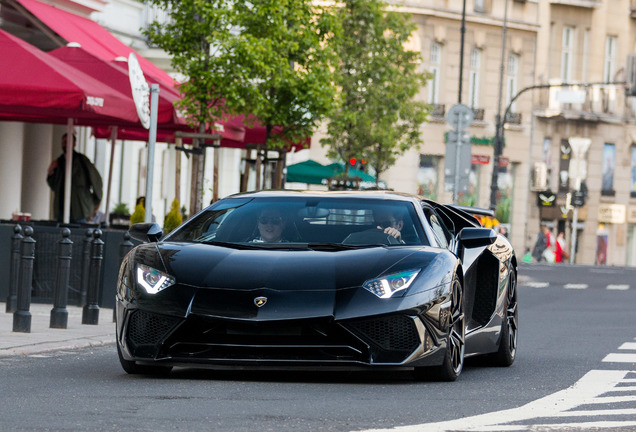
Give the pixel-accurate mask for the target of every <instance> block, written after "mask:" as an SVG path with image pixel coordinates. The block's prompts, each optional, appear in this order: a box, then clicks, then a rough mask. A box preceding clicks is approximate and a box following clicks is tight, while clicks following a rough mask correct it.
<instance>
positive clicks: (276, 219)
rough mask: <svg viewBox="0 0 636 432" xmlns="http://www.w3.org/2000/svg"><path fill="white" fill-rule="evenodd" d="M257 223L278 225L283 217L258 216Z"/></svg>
mask: <svg viewBox="0 0 636 432" xmlns="http://www.w3.org/2000/svg"><path fill="white" fill-rule="evenodd" d="M258 223H259V224H261V225H280V224H282V223H283V218H281V217H280V216H273V217H268V216H261V217H259V218H258Z"/></svg>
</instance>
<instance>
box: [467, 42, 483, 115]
mask: <svg viewBox="0 0 636 432" xmlns="http://www.w3.org/2000/svg"><path fill="white" fill-rule="evenodd" d="M480 70H481V50H480V49H478V48H473V50H472V51H471V53H470V75H469V81H468V105H469V106H470V107H471V108H479V82H480V79H479V75H480V74H479V72H480Z"/></svg>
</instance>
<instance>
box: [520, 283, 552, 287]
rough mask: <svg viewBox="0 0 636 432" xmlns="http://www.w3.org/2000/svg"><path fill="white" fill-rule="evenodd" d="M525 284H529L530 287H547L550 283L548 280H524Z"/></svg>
mask: <svg viewBox="0 0 636 432" xmlns="http://www.w3.org/2000/svg"><path fill="white" fill-rule="evenodd" d="M525 285H526V286H529V287H530V288H547V287H548V286H550V283H548V282H526V283H525Z"/></svg>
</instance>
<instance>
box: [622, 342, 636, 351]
mask: <svg viewBox="0 0 636 432" xmlns="http://www.w3.org/2000/svg"><path fill="white" fill-rule="evenodd" d="M618 349H622V350H636V342H625V343H624V344H623V345H621V346H619V347H618Z"/></svg>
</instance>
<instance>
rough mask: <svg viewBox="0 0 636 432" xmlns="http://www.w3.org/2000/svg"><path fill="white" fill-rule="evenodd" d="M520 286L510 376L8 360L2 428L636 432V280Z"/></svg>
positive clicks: (110, 353) (549, 276)
mask: <svg viewBox="0 0 636 432" xmlns="http://www.w3.org/2000/svg"><path fill="white" fill-rule="evenodd" d="M519 279H520V288H519V304H520V323H521V324H520V336H519V352H518V357H517V361H516V362H515V364H514V365H513V366H512V367H510V368H490V367H484V366H482V365H480V364H479V362H476V361H469V362H468V364H467V365H466V367H465V369H464V372H463V373H462V375H461V377H460V378H459V380H458V381H456V382H455V383H437V382H415V381H413V380H412V379H411V376H410V374H409V373H408V372H393V373H366V372H365V373H361V372H289V371H288V372H264V371H209V370H203V371H202V370H188V369H176V370H175V371H173V373H172V374H170V375H169V376H168V377H166V378H150V377H140V376H130V375H126V374H125V373H124V372H123V371H122V370H121V368H120V366H119V363H118V361H117V354H116V351H115V348H114V347H113V346H106V347H99V348H92V349H84V350H77V351H64V352H56V353H50V354H46V355H36V356H25V357H14V358H7V359H2V360H0V383H2V385H1V388H2V392H1V393H0V419H1V420H0V430H1V431H5V430H6V431H66V430H68V431H71V430H72V431H120V430H129V429H134V430H136V431H172V430H189V431H195V430H197V431H198V430H206V431H212V430H214V431H217V430H218V431H300V430H307V431H361V430H371V429H388V428H397V429H396V430H402V431H419V430H422V431H428V430H488V431H491V430H504V429H505V430H529V429H530V428H534V429H536V428H537V427H539V426H541V427H542V428H543V429H540V430H564V429H566V427H567V426H569V425H575V427H578V428H588V429H591V428H599V427H603V425H605V426H607V425H612V429H611V430H626V431H627V430H636V408H635V406H636V402H635V401H636V359H634V356H636V346H634V345H636V313H635V310H634V309H635V308H636V271H635V270H633V269H622V268H594V267H582V266H576V267H573V266H567V265H564V266H555V265H524V266H522V268H521V272H520V278H519ZM630 344H631V345H630ZM617 360H620V361H617ZM505 410H508V411H505ZM617 422H618V423H617ZM576 425H578V426H576Z"/></svg>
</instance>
